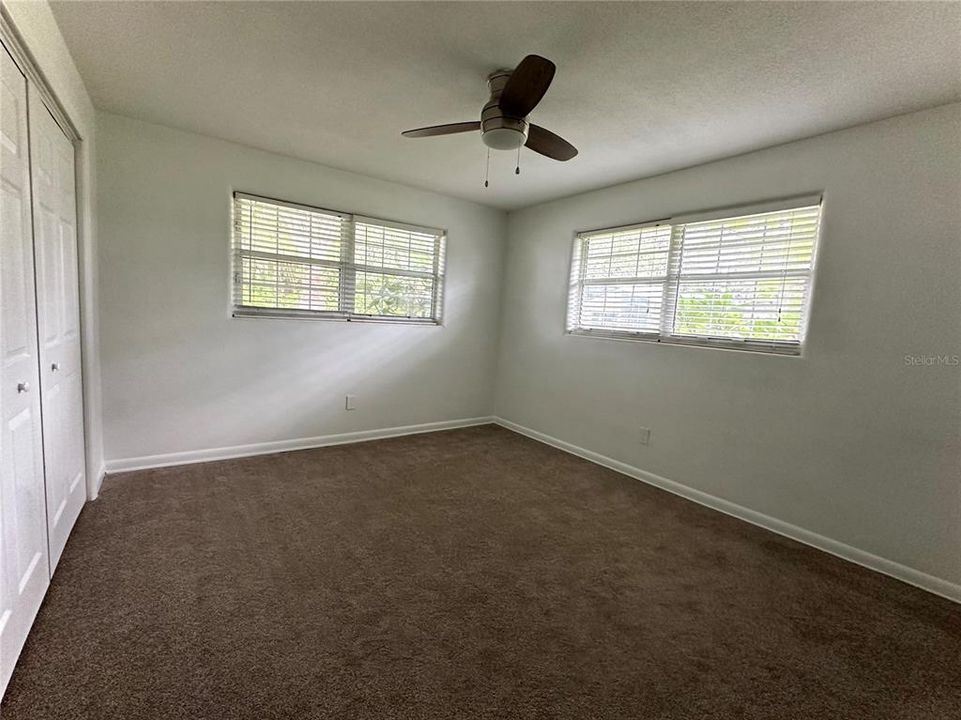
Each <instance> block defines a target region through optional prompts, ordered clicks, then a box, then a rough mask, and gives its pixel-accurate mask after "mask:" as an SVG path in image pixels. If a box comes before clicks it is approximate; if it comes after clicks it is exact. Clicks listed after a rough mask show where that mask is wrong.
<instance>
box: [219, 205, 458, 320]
mask: <svg viewBox="0 0 961 720" xmlns="http://www.w3.org/2000/svg"><path fill="white" fill-rule="evenodd" d="M238 198H241V199H242V198H246V199H249V200H255V201H258V202H265V203H270V204H273V205H281V206H286V207H291V208H297V209H301V210H307V211H310V212H322V213H325V214H328V215H336V216H339V217H341V218H342V219H343V220H344V221H345V223H346V224H347V232H346V233H345V235H346V237H345V238H344V241H343V255H342V258H341V260H340V261H339V262H337V261H332V260H323V259H318V258H314V259H311V258H299V257H298V258H296V261H297V262H301V263H304V264H317V265H324V266H328V267H337V268H340V270H341V273H342V278H343V280H342V283H341V298H340V305H341V307H348V306H349V304H350V303H351V302H352V299H353V283H354V272H355V271H357V270H361V271H363V270H365V269H369V270H373V271H378V272H385V271H386V272H387V274H390V275H401V276H408V277H424V278H431V279H433V281H434V292H433V295H432V298H431V302H432V305H431V316H430V317H426V318H417V317H407V316H400V315H397V316H394V315H367V314H361V313H354V312H350V311H344V310H337V311H323V310H301V309H284V308H274V307H255V306H250V305H237V304H236V303H235V294H234V290H235V284H236V282H237V280H236V277H237V275H236V273H237V267H238V265H239V262H240V259H241V257H245V256H248V257H249V256H251V252H242V251H241V250H240V249H239V248H238V247H237V246H236V243H235V240H234V223H235V219H234V208H235V201H236V200H237V199H238ZM230 200H231V202H230V207H231V213H230V215H231V220H230V233H229V238H230V257H231V262H230V297H229V307H230V315H231V317H234V318H270V319H278V320H326V321H334V322H359V323H388V324H394V325H433V326H443V324H444V313H443V309H444V299H445V295H446V282H447V268H446V265H447V247H446V246H447V231H446V230H445V229H443V228H437V227H430V226H426V225H414V224H411V223H404V222H398V221H396V220H385V219H382V218H375V217H372V216H368V215H360V214H355V213H349V212H343V211H340V210H330V209H328V208H323V207H319V206H317V205H307V204H305V203H297V202H291V201H289V200H281V199H279V198H274V197H269V196H266V195H257V194H254V193H248V192H242V191H240V190H234V191H232V192H231V196H230ZM358 222H360V223H370V224H373V225H380V226H383V227H392V228H397V229H400V230H411V231H415V232H421V233H429V234H433V235H435V237H436V241H435V242H436V245H435V250H434V254H433V259H434V271H433V272H432V273H424V272H417V271H406V270H397V269H393V268H386V269H385V268H381V267H380V266H366V265H356V264H355V263H354V224H355V223H358ZM261 254H263V253H261ZM266 254H267V255H269V253H266ZM278 257H279V256H278ZM441 262H443V265H441Z"/></svg>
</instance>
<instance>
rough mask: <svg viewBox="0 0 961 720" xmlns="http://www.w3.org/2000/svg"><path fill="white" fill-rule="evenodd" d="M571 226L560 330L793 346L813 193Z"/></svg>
mask: <svg viewBox="0 0 961 720" xmlns="http://www.w3.org/2000/svg"><path fill="white" fill-rule="evenodd" d="M776 207H777V209H770V206H756V207H754V208H750V209H748V208H745V209H742V211H741V213H740V214H736V215H733V214H731V211H728V212H726V213H722V214H721V215H718V214H713V215H710V216H690V217H686V218H683V217H682V218H677V219H671V220H663V221H659V222H657V223H651V224H642V225H636V226H629V227H622V228H613V229H608V230H597V231H592V232H585V233H579V234H578V235H577V238H576V240H575V243H574V254H573V259H572V262H571V284H570V296H569V301H568V315H567V327H568V331H569V332H573V333H578V334H588V335H598V336H602V337H624V338H633V339H641V340H655V341H661V342H675V343H690V344H698V345H711V346H719V347H728V348H739V349H750V350H761V351H767V352H779V353H785V354H798V353H800V348H801V344H802V342H803V340H804V332H805V329H806V324H807V310H808V304H809V300H810V291H811V273H812V269H813V266H814V257H815V250H816V246H817V238H818V223H819V220H820V211H821V206H820V198H805V199H804V200H803V201H795V202H793V203H791V204H790V205H789V206H787V207H785V206H784V205H783V204H781V205H779V206H776Z"/></svg>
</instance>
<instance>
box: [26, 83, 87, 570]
mask: <svg viewBox="0 0 961 720" xmlns="http://www.w3.org/2000/svg"><path fill="white" fill-rule="evenodd" d="M30 162H31V174H32V176H33V246H34V261H35V264H36V278H37V330H38V332H39V347H40V397H41V402H42V406H43V415H42V417H43V460H44V462H43V465H44V471H45V472H44V474H45V477H46V486H47V532H48V534H49V543H50V568H51V572H52V571H53V569H54V568H55V567H56V566H57V562H59V560H60V554H61V553H62V552H63V547H64V545H66V543H67V536H68V535H69V534H70V529H71V528H72V527H73V524H74V521H76V519H77V516H78V515H79V514H80V510H81V508H82V507H83V503H84V500H86V493H87V488H86V485H85V483H84V453H83V384H82V381H81V375H80V293H79V287H78V276H77V200H76V197H77V196H76V185H75V182H76V181H75V177H74V154H73V143H72V142H70V139H69V138H68V137H67V136H66V135H64V133H63V130H61V129H60V126H59V125H57V123H56V121H54V119H53V116H51V115H50V112H49V111H48V110H47V108H46V106H45V105H44V104H43V101H42V100H41V99H40V97H39V96H38V94H37V92H36V91H35V89H34V88H33V86H31V87H30Z"/></svg>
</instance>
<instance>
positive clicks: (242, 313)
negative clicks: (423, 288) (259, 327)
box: [230, 308, 443, 327]
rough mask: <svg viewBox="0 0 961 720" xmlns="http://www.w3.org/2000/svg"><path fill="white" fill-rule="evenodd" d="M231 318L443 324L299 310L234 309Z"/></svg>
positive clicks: (428, 320) (404, 318)
mask: <svg viewBox="0 0 961 720" xmlns="http://www.w3.org/2000/svg"><path fill="white" fill-rule="evenodd" d="M230 314H231V317H234V318H240V319H250V318H256V319H270V320H309V321H317V320H322V321H327V322H342V323H380V324H384V325H428V326H433V327H440V326H442V325H443V323H442V322H441V321H439V320H435V319H434V318H406V317H384V316H375V315H344V314H341V313H322V312H311V311H297V310H271V309H269V308H264V309H262V310H261V309H252V308H234V309H233V310H231V313H230Z"/></svg>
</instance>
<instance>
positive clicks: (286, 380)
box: [98, 114, 506, 462]
mask: <svg viewBox="0 0 961 720" xmlns="http://www.w3.org/2000/svg"><path fill="white" fill-rule="evenodd" d="M98 182H99V186H98V190H99V222H100V268H101V279H102V284H101V299H102V312H101V335H102V349H103V375H104V398H103V402H104V418H105V443H106V455H107V458H108V462H110V461H112V460H118V459H126V458H137V457H143V456H150V455H155V454H166V453H180V452H184V451H191V450H203V449H210V448H220V447H229V446H235V445H246V444H254V443H262V442H270V441H280V440H289V439H296V438H308V437H315V436H322V435H328V434H335V433H343V432H353V431H360V430H370V429H379V428H389V427H395V426H404V425H412V424H419V423H428V422H435V421H443V420H454V419H460V418H472V417H478V416H489V415H490V414H491V410H492V405H493V397H494V372H495V368H496V334H497V323H498V317H499V301H500V268H501V264H502V255H503V249H504V237H505V234H506V227H505V216H504V214H503V213H501V212H499V211H496V210H492V209H489V208H484V207H481V206H479V205H475V204H472V203H468V202H465V201H461V200H454V199H451V198H447V197H443V196H440V195H437V194H434V193H430V192H424V191H420V190H415V189H412V188H409V187H405V186H402V185H397V184H394V183H389V182H384V181H380V180H374V179H372V178H368V177H364V176H361V175H356V174H353V173H348V172H343V171H339V170H334V169H331V168H327V167H323V166H320V165H316V164H313V163H308V162H303V161H299V160H295V159H292V158H289V157H283V156H280V155H274V154H271V153H267V152H263V151H259V150H254V149H250V148H247V147H243V146H240V145H235V144H232V143H228V142H225V141H221V140H217V139H213V138H210V137H205V136H201V135H195V134H192V133H187V132H182V131H178V130H173V129H170V128H165V127H161V126H157V125H151V124H147V123H144V122H140V121H137V120H133V119H129V118H125V117H120V116H116V115H109V114H98ZM233 189H237V190H243V191H247V192H252V193H258V194H263V195H267V196H270V197H277V198H283V199H286V200H291V201H296V202H302V203H308V204H315V205H319V206H322V207H327V208H332V209H337V210H344V211H348V212H358V213H362V214H367V215H372V216H375V217H384V218H389V219H394V220H401V221H407V222H410V223H415V224H423V225H430V226H435V227H443V228H446V229H447V230H448V245H447V281H446V298H445V312H444V325H443V326H441V327H437V326H416V325H399V324H386V323H356V322H355V323H346V322H337V321H318V320H277V319H234V318H231V317H230V316H229V312H228V304H229V279H230V278H229V265H230V263H229V260H230V255H229V230H230V226H229V220H230V194H231V191H232V190H233ZM347 393H351V394H356V395H357V409H356V410H353V411H350V412H347V411H345V410H344V396H345V394H347Z"/></svg>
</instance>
